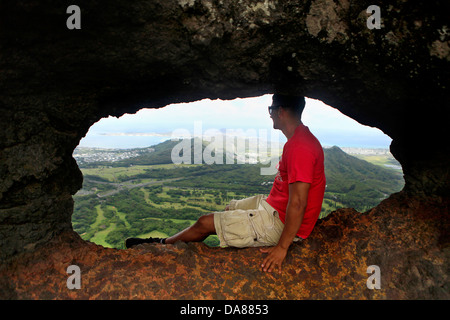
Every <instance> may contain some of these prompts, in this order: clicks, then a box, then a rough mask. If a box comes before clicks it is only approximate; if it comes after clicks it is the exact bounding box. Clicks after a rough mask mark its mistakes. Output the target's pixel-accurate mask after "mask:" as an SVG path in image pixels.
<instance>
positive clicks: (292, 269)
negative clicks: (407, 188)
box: [0, 193, 450, 300]
mask: <svg viewBox="0 0 450 320" xmlns="http://www.w3.org/2000/svg"><path fill="white" fill-rule="evenodd" d="M392 208H395V209H394V210H393V209H392ZM442 208H445V209H446V210H448V208H449V203H448V202H445V203H444V202H442V200H438V199H436V200H435V201H434V202H432V201H430V202H428V203H426V204H424V203H423V202H420V201H417V200H413V199H410V198H407V197H405V196H404V194H402V193H399V194H395V195H393V196H391V197H390V198H389V199H388V200H385V201H384V202H382V203H381V204H380V205H379V206H378V207H377V208H374V209H372V210H370V211H368V212H366V213H359V212H356V211H355V210H353V209H341V210H338V211H335V212H333V213H332V214H331V215H330V216H329V217H327V218H326V219H325V220H323V221H321V222H320V223H319V224H318V225H317V227H316V228H315V230H314V231H313V233H312V234H311V236H310V237H309V238H308V239H306V240H305V241H303V242H300V243H296V244H293V245H292V246H291V248H290V249H289V252H288V255H287V257H286V260H285V263H284V269H283V272H282V273H281V274H278V273H264V272H262V271H261V269H260V267H259V265H260V264H261V262H262V259H263V257H264V254H263V253H261V252H259V250H258V249H257V248H247V249H236V248H210V247H208V246H206V245H204V244H199V243H196V244H194V243H190V244H186V243H182V242H178V243H176V244H174V245H161V244H145V245H139V246H136V247H134V248H133V249H128V250H118V249H106V248H103V247H101V246H98V245H96V244H93V243H87V242H84V241H83V240H81V239H80V238H79V236H78V235H77V234H75V233H73V232H68V233H63V234H61V235H59V236H57V237H55V238H54V239H52V241H51V242H49V243H48V244H46V245H45V246H42V247H40V248H39V249H37V250H35V251H34V252H33V253H27V254H24V255H23V256H21V257H20V258H16V259H15V260H13V261H11V262H10V263H9V264H8V265H5V266H4V267H3V268H1V269H0V286H1V287H2V290H1V291H0V299H221V300H222V299H252V300H253V299H283V300H285V299H289V300H296V299H449V298H450V282H449V273H448V271H449V270H448V264H447V263H446V262H448V258H449V254H450V252H449V249H448V228H449V217H448V214H446V213H442V210H436V209H442ZM70 265H77V266H79V267H80V270H81V288H80V289H72V290H70V289H68V288H67V284H66V281H67V279H68V277H69V276H70V275H71V273H70V274H68V273H67V268H68V266H70ZM370 265H377V266H379V267H380V274H381V289H373V290H369V289H368V288H367V285H366V283H367V279H368V277H369V275H370V274H368V273H366V271H367V268H368V266H370Z"/></svg>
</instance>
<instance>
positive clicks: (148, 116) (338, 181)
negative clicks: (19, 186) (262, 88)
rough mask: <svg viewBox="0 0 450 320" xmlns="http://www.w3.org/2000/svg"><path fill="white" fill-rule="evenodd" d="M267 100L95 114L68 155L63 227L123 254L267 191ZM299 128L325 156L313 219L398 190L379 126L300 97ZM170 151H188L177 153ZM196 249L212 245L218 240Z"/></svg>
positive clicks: (396, 167) (277, 148) (271, 157)
mask: <svg viewBox="0 0 450 320" xmlns="http://www.w3.org/2000/svg"><path fill="white" fill-rule="evenodd" d="M271 97H272V95H263V96H260V97H254V98H246V99H235V100H209V99H204V100H199V101H196V102H193V103H178V104H173V105H168V106H166V107H164V108H160V109H150V108H143V109H141V110H139V111H138V112H137V113H135V114H125V115H123V116H121V117H119V118H116V117H108V118H102V119H101V120H100V121H98V122H97V123H95V124H94V125H92V126H91V128H90V130H89V132H88V134H87V135H86V136H85V138H84V139H82V140H81V141H80V143H79V145H78V147H77V148H76V149H75V150H74V153H73V156H74V158H75V159H76V161H77V163H78V166H79V167H80V169H81V171H82V173H83V177H84V181H83V187H82V189H81V190H79V191H78V192H77V194H75V195H74V197H73V198H74V202H75V204H74V212H73V215H72V226H73V229H74V230H75V231H76V232H77V233H78V234H79V235H80V236H81V237H82V238H83V239H84V240H88V241H91V242H94V243H96V244H99V245H102V246H104V247H113V248H119V249H123V248H124V245H123V241H124V239H126V238H127V237H150V236H152V237H167V236H170V235H172V234H175V233H177V232H178V231H180V230H181V229H184V228H185V227H187V226H189V225H191V224H192V223H194V222H195V220H196V219H197V218H198V217H199V216H201V215H203V214H206V213H208V212H212V211H220V210H223V208H224V207H225V205H226V204H227V203H228V202H229V201H230V200H231V199H233V198H244V197H247V196H251V195H255V194H260V193H263V194H268V193H269V192H270V188H271V185H272V181H273V178H274V177H275V174H276V169H275V164H277V163H278V160H279V156H280V155H281V152H282V147H283V145H284V143H285V142H286V138H285V137H284V136H283V135H282V134H281V133H279V132H278V130H274V129H273V127H272V121H271V119H270V117H269V115H268V113H267V106H269V105H270V104H271ZM302 122H303V123H304V124H305V125H306V126H308V127H309V128H310V130H311V132H312V133H313V134H314V135H315V136H316V137H317V138H318V139H319V141H320V142H321V144H322V146H323V148H324V151H325V169H326V176H327V189H326V193H325V198H324V201H323V205H322V213H321V215H320V218H324V217H326V216H327V215H328V214H330V213H331V212H332V211H334V210H336V209H339V208H345V207H352V208H355V209H356V210H358V211H360V212H363V211H366V210H369V209H370V208H373V207H375V206H376V205H377V204H378V203H379V202H380V201H382V200H383V199H385V198H387V197H388V196H389V195H390V194H392V193H394V192H398V191H400V190H401V189H402V188H403V185H404V180H403V176H402V168H401V166H400V164H399V163H398V162H397V161H396V160H395V158H394V157H393V156H392V154H391V153H390V152H389V145H390V142H391V139H390V137H389V136H387V135H385V134H384V133H383V132H382V131H381V130H379V129H376V128H372V127H368V126H364V125H361V124H359V123H358V122H356V121H355V120H353V119H351V118H349V117H347V116H345V115H344V114H342V113H341V112H339V111H338V110H337V109H334V108H332V107H330V106H328V105H326V104H324V103H323V102H321V101H319V100H315V99H309V98H307V99H306V107H305V110H304V112H303V115H302ZM186 139H188V140H190V143H189V144H183V141H186ZM230 141H231V142H232V143H231V145H230V144H229V142H230ZM180 146H182V147H185V146H188V148H184V149H183V150H182V152H181V153H180V152H179V149H180ZM177 148H178V149H177ZM174 150H177V151H176V152H174ZM187 150H188V151H189V157H187V158H186V157H184V158H183V157H181V155H186V151H187ZM230 154H231V156H230ZM230 159H232V160H231V161H230ZM178 160H182V161H178ZM177 161H178V162H177ZM180 162H181V163H180ZM271 169H272V170H271ZM274 170H275V171H274ZM205 243H206V244H207V245H210V246H217V245H218V239H217V237H216V236H210V237H208V239H206V240H205Z"/></svg>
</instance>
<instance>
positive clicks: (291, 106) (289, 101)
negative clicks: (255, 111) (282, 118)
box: [272, 93, 305, 117]
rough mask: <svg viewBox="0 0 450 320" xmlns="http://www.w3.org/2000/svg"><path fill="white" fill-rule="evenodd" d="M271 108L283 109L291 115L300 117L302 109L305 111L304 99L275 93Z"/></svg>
mask: <svg viewBox="0 0 450 320" xmlns="http://www.w3.org/2000/svg"><path fill="white" fill-rule="evenodd" d="M272 106H274V107H278V106H280V107H283V108H284V109H287V110H289V111H290V112H291V113H292V114H293V115H297V116H299V117H301V115H302V112H303V109H305V97H303V96H289V95H284V94H279V93H275V94H274V95H273V97H272Z"/></svg>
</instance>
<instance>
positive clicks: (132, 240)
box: [125, 238, 166, 249]
mask: <svg viewBox="0 0 450 320" xmlns="http://www.w3.org/2000/svg"><path fill="white" fill-rule="evenodd" d="M165 240H166V239H164V238H147V239H141V238H128V239H127V240H125V247H126V248H127V249H129V248H131V247H134V246H137V245H138V244H142V243H165V242H164V241H165Z"/></svg>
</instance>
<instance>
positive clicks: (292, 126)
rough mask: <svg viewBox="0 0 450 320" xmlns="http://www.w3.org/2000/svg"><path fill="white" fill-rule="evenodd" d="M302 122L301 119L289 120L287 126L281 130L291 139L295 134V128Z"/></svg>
mask: <svg viewBox="0 0 450 320" xmlns="http://www.w3.org/2000/svg"><path fill="white" fill-rule="evenodd" d="M301 124H302V122H301V121H300V120H299V121H293V122H289V123H287V124H286V126H285V128H283V129H281V132H283V134H284V136H285V137H286V138H287V139H288V140H289V139H290V138H292V136H293V135H294V133H295V129H297V127H298V126H299V125H301Z"/></svg>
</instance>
